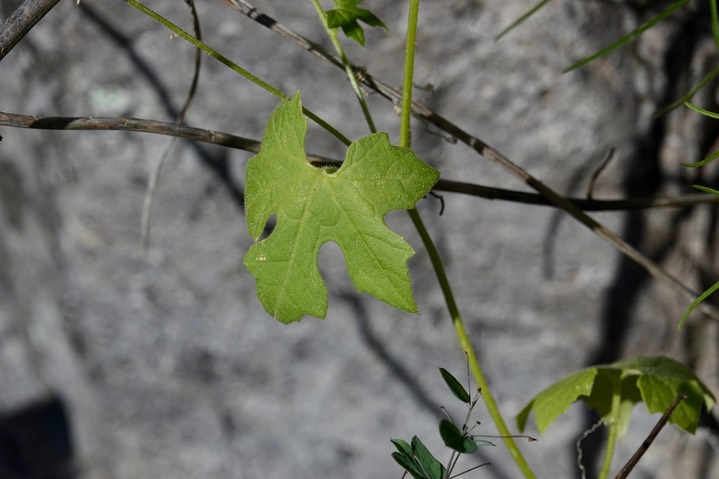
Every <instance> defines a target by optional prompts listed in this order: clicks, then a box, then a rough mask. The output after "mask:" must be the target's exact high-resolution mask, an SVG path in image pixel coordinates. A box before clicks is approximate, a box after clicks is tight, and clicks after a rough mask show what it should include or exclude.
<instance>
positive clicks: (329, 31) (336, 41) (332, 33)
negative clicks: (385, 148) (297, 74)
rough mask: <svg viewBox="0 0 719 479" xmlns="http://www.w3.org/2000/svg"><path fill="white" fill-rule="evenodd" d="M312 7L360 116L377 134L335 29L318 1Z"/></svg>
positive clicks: (314, 0) (372, 131) (314, 1)
mask: <svg viewBox="0 0 719 479" xmlns="http://www.w3.org/2000/svg"><path fill="white" fill-rule="evenodd" d="M312 5H314V7H315V10H317V15H319V17H320V20H321V21H322V26H323V27H325V31H326V32H327V36H328V37H329V38H330V40H331V41H332V45H334V47H335V51H336V52H337V55H339V57H340V59H341V60H342V66H343V67H344V69H345V73H347V79H348V80H349V82H350V85H352V89H353V90H354V92H355V95H356V96H357V101H358V102H359V104H360V107H361V108H362V114H363V115H364V117H365V121H367V126H369V130H370V132H371V133H377V127H375V124H374V121H373V120H372V115H371V114H370V112H369V108H367V102H366V101H365V99H364V95H363V94H362V90H361V89H360V86H359V83H358V82H357V77H356V76H355V71H354V69H353V68H352V65H351V64H350V62H349V60H347V56H346V55H345V52H344V50H343V49H342V43H340V39H339V37H338V36H337V29H336V28H330V27H329V26H328V25H327V15H326V14H325V11H324V9H323V8H322V5H320V2H319V0H312Z"/></svg>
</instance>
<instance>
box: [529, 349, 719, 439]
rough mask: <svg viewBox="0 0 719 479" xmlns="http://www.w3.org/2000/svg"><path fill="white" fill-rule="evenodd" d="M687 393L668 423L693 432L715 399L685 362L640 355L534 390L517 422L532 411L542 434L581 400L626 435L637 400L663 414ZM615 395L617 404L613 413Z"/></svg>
mask: <svg viewBox="0 0 719 479" xmlns="http://www.w3.org/2000/svg"><path fill="white" fill-rule="evenodd" d="M680 393H685V394H686V395H687V398H686V399H685V400H684V401H682V402H681V403H679V406H678V407H677V408H676V409H675V410H674V412H673V413H672V415H671V416H670V417H669V422H671V423H672V424H674V425H676V426H677V427H679V428H681V429H683V430H685V431H687V432H690V433H692V434H693V433H694V432H695V431H696V428H697V425H698V424H699V415H700V413H701V409H702V407H706V409H707V410H710V409H711V408H712V407H713V406H714V404H715V403H716V399H715V398H714V396H713V395H712V393H711V391H709V389H708V388H707V387H706V386H705V385H704V384H703V383H702V382H701V380H699V378H698V377H697V376H696V375H695V374H694V372H693V371H692V370H691V369H689V368H687V367H686V366H684V365H682V364H680V363H678V362H676V361H674V360H673V359H670V358H667V357H662V356H659V357H644V358H633V359H626V360H623V361H617V362H615V363H612V364H610V365H607V366H596V367H591V368H587V369H583V370H582V371H579V372H576V373H574V374H571V375H569V376H567V377H565V378H564V379H562V380H560V381H558V382H556V383H554V384H553V385H551V386H549V387H548V388H547V389H545V390H544V391H542V392H540V393H539V394H537V395H536V396H535V397H534V399H532V400H531V401H530V402H529V403H528V404H527V405H526V406H525V407H524V409H522V411H520V413H519V414H518V415H517V418H516V421H517V426H518V427H519V429H520V430H524V426H525V424H526V422H527V418H528V417H529V413H530V412H534V420H535V422H536V424H537V429H538V430H539V432H540V433H541V434H543V433H544V431H546V429H547V428H548V427H549V425H550V424H552V423H553V422H554V421H555V420H556V419H557V418H558V417H559V416H560V415H562V414H564V413H565V412H566V411H567V409H569V406H570V405H571V404H572V403H573V402H575V401H577V400H582V401H584V402H586V403H587V405H588V406H590V407H591V408H592V409H594V410H595V411H597V413H599V414H600V415H601V416H602V417H603V418H605V419H608V420H612V421H618V427H619V434H620V436H621V435H623V434H624V433H626V431H627V428H628V426H629V419H630V415H631V412H632V409H633V407H634V404H636V403H637V402H640V401H641V402H644V404H646V406H647V409H648V410H649V412H650V413H657V412H664V411H665V410H666V409H668V408H669V406H670V405H671V403H672V401H673V400H674V398H676V397H677V396H678V395H679V394H680ZM614 395H619V396H620V401H621V403H620V404H621V405H620V407H619V410H618V411H617V416H616V417H611V414H612V412H611V403H612V397H613V396H614Z"/></svg>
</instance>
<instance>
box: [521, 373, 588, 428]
mask: <svg viewBox="0 0 719 479" xmlns="http://www.w3.org/2000/svg"><path fill="white" fill-rule="evenodd" d="M596 376H597V370H596V368H589V369H585V370H582V371H579V372H576V373H574V374H571V375H569V376H567V377H565V378H564V379H561V380H560V381H558V382H556V383H554V384H553V385H551V386H549V387H548V388H547V389H545V390H544V391H542V392H540V393H539V394H537V395H536V396H535V397H534V399H532V400H531V401H529V403H527V405H526V406H524V408H523V409H522V410H521V411H520V412H519V414H518V415H517V418H516V421H517V427H519V430H520V431H523V430H524V426H525V424H526V422H527V418H528V417H529V413H530V412H534V421H535V423H536V424H537V429H538V430H539V432H540V434H544V431H546V430H547V428H548V427H549V425H550V424H552V423H553V422H554V420H555V419H557V418H558V417H559V416H561V415H562V414H564V413H565V412H567V409H569V406H571V405H572V403H573V402H574V401H576V400H577V399H579V398H580V397H582V396H589V395H590V394H591V392H592V386H593V384H594V378H595V377H596Z"/></svg>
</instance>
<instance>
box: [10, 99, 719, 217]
mask: <svg viewBox="0 0 719 479" xmlns="http://www.w3.org/2000/svg"><path fill="white" fill-rule="evenodd" d="M0 126H9V127H14V128H31V129H42V130H72V131H81V130H89V131H92V130H102V131H135V132H140V133H153V134H157V135H165V136H172V137H177V138H183V139H186V140H191V141H200V142H203V143H211V144H214V145H220V146H225V147H228V148H235V149H239V150H245V151H249V152H252V153H258V152H259V151H260V142H259V141H257V140H253V139H250V138H243V137H241V136H236V135H231V134H229V133H222V132H217V131H212V130H204V129H201V128H193V127H189V126H185V125H178V124H177V123H171V122H164V121H156V120H142V119H138V118H108V117H38V116H32V115H19V114H15V113H4V112H0ZM307 158H308V159H309V160H310V162H311V163H313V164H314V165H317V166H335V167H338V166H340V165H341V164H342V162H341V161H340V160H337V159H334V158H328V157H325V156H320V155H314V154H308V155H307ZM434 189H435V190H437V191H447V192H450V193H459V194H464V195H470V196H476V197H478V198H485V199H489V200H502V201H513V202H515V203H524V204H530V205H538V206H550V207H554V206H555V205H554V204H552V203H550V202H549V201H548V200H547V199H546V198H544V197H543V196H542V195H538V194H536V193H527V192H523V191H515V190H508V189H503V188H494V187H490V186H483V185H477V184H474V183H466V182H462V181H452V180H444V179H441V180H439V182H437V184H436V185H435V187H434ZM567 201H569V202H571V203H572V204H574V205H576V206H577V207H579V208H581V209H583V210H586V211H626V210H640V209H651V208H687V207H690V206H695V205H699V204H705V203H716V202H719V196H716V195H712V194H703V193H695V194H688V195H683V196H675V197H666V198H630V199H625V200H587V199H584V198H567Z"/></svg>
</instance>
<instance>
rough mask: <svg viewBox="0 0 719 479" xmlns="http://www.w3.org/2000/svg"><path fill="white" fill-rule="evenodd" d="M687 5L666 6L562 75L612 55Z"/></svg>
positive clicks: (679, 3)
mask: <svg viewBox="0 0 719 479" xmlns="http://www.w3.org/2000/svg"><path fill="white" fill-rule="evenodd" d="M687 3H689V0H679V1H678V2H674V3H673V4H671V5H670V6H668V7H667V8H665V9H664V10H662V11H661V12H659V13H658V14H657V15H656V16H655V17H653V18H652V19H651V20H649V21H647V22H644V23H642V24H641V25H640V26H639V28H637V29H636V30H634V31H632V32H630V33H628V34H627V35H625V36H623V37H622V38H620V39H619V40H617V41H616V42H614V43H612V44H611V45H609V46H608V47H605V48H602V49H601V50H599V51H598V52H597V53H595V54H593V55H589V56H588V57H584V58H582V59H580V60H578V61H577V62H576V63H573V64H572V65H570V66H568V67H567V68H565V69H564V70H562V73H567V72H570V71H572V70H576V69H577V68H579V67H582V66H584V65H586V64H587V63H589V62H591V61H594V60H596V59H597V58H601V57H603V56H605V55H608V54H610V53H612V52H613V51H614V50H616V49H617V48H620V47H622V46H624V45H626V44H627V43H629V42H631V41H632V40H634V39H636V38H637V37H638V36H639V35H641V34H642V33H644V32H646V31H647V30H649V29H650V28H652V27H653V26H654V25H656V24H657V23H659V22H661V21H662V20H664V19H665V18H667V17H669V16H670V15H671V14H673V13H674V12H676V11H677V10H679V9H680V8H682V7H683V6H684V5H686V4H687Z"/></svg>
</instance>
